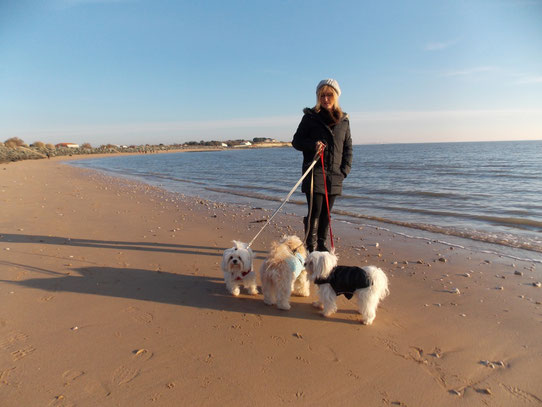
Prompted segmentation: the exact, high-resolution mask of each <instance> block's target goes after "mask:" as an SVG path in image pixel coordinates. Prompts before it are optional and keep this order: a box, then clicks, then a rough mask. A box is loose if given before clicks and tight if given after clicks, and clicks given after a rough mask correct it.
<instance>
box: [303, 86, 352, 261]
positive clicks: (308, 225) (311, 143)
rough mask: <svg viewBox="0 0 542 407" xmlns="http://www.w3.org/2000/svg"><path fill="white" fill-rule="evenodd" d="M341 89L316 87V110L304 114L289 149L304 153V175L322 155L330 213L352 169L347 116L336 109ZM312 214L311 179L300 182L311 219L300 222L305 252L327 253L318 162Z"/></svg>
mask: <svg viewBox="0 0 542 407" xmlns="http://www.w3.org/2000/svg"><path fill="white" fill-rule="evenodd" d="M340 95H341V88H340V87H339V84H338V83H337V81H336V80H334V79H324V80H322V81H320V83H319V84H318V86H317V87H316V106H314V107H313V108H312V109H310V108H306V109H304V110H303V113H304V116H303V118H302V119H301V123H299V126H298V128H297V131H296V133H295V134H294V139H293V140H292V146H294V148H295V149H296V150H300V151H302V152H303V173H304V172H305V171H306V170H307V168H308V167H309V166H310V165H311V164H312V162H313V160H314V157H315V155H316V153H317V152H318V151H320V150H321V149H322V148H323V151H324V170H325V174H326V183H327V192H328V196H329V209H330V210H331V208H332V207H333V203H334V202H335V198H336V197H337V195H341V193H342V184H343V179H345V178H346V176H347V175H348V173H349V172H350V168H351V166H352V138H351V136H350V122H349V121H348V115H347V114H345V113H343V111H342V110H341V108H340V106H339V96H340ZM312 176H313V187H312V195H313V197H312V201H313V202H312V211H311V210H310V200H311V175H310V174H309V176H307V177H306V178H305V179H304V180H303V184H302V187H301V191H302V192H304V193H305V195H306V197H307V203H308V204H309V212H310V219H309V217H308V215H307V217H305V218H303V223H304V225H305V234H306V236H307V242H306V246H307V250H308V251H309V252H312V251H314V250H315V249H316V250H318V251H329V250H328V249H327V247H326V240H327V232H328V229H329V215H328V211H327V205H326V197H325V187H324V179H323V171H322V164H321V161H320V160H319V161H318V163H317V164H316V165H315V167H314V168H313V170H312Z"/></svg>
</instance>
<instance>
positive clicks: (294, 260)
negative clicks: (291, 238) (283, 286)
mask: <svg viewBox="0 0 542 407" xmlns="http://www.w3.org/2000/svg"><path fill="white" fill-rule="evenodd" d="M285 261H286V263H287V264H288V266H289V267H290V270H292V273H294V279H295V278H297V277H299V275H300V274H301V272H302V271H303V269H304V268H305V259H304V258H303V256H302V255H301V254H299V253H296V254H295V255H293V256H291V257H288V258H287V259H286V260H285Z"/></svg>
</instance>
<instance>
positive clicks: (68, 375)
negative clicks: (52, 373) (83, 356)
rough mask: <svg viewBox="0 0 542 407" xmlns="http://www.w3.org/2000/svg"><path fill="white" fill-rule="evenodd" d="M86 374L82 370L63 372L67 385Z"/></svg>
mask: <svg viewBox="0 0 542 407" xmlns="http://www.w3.org/2000/svg"><path fill="white" fill-rule="evenodd" d="M84 374H85V372H83V371H81V370H66V371H65V372H64V373H62V378H63V379H64V380H65V382H64V385H65V386H67V385H68V384H70V383H71V382H74V381H75V380H77V379H79V378H80V377H81V376H83V375H84Z"/></svg>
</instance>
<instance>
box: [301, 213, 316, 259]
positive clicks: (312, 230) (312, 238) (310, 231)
mask: <svg viewBox="0 0 542 407" xmlns="http://www.w3.org/2000/svg"><path fill="white" fill-rule="evenodd" d="M303 225H304V226H305V236H306V237H307V240H306V242H305V247H306V248H307V251H308V252H309V253H311V252H313V251H314V247H315V246H316V232H317V230H318V219H311V220H310V221H308V219H307V217H306V216H305V217H304V218H303Z"/></svg>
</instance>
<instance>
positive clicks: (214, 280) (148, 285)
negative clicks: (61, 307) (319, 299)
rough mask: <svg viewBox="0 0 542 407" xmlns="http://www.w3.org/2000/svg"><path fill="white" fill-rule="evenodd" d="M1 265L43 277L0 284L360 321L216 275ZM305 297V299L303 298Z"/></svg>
mask: <svg viewBox="0 0 542 407" xmlns="http://www.w3.org/2000/svg"><path fill="white" fill-rule="evenodd" d="M0 264H3V265H6V266H10V267H18V268H23V269H26V270H30V271H33V272H37V273H40V274H44V277H43V278H30V279H27V280H19V281H11V280H1V279H0V283H1V284H10V285H15V286H20V287H27V288H33V289H38V290H43V291H48V292H71V293H77V294H81V295H99V296H106V297H116V298H126V299H133V300H139V301H149V302H155V303H164V304H171V305H178V306H184V307H194V308H199V309H208V310H216V311H230V312H236V313H242V314H259V315H269V316H279V317H284V318H300V319H305V320H315V321H336V322H342V323H347V324H359V322H358V321H353V320H349V319H341V318H334V317H331V318H323V317H322V316H321V315H320V314H319V313H318V311H317V310H316V309H315V308H314V307H312V305H311V303H310V302H308V303H306V302H296V299H298V298H299V299H301V297H295V296H293V297H292V299H291V305H292V308H291V309H290V310H289V311H283V310H279V309H277V308H276V307H274V306H269V305H266V304H264V302H263V296H262V295H261V294H257V295H254V296H251V295H248V294H245V293H242V294H241V295H239V296H238V297H233V296H232V295H231V294H229V293H227V291H226V287H225V284H224V281H223V279H222V278H220V277H210V276H204V275H197V274H194V275H185V274H175V273H169V272H160V271H152V270H146V269H136V268H116V267H95V266H91V267H79V268H74V269H71V270H70V271H69V272H68V273H66V272H57V271H52V270H47V269H44V268H39V267H30V266H25V265H21V264H16V263H9V262H6V261H1V262H0ZM260 292H261V290H260ZM303 301H306V300H305V299H303ZM352 312H354V311H352ZM341 313H347V314H349V313H350V312H349V311H348V310H345V311H343V312H341V311H339V315H340V314H341Z"/></svg>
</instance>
